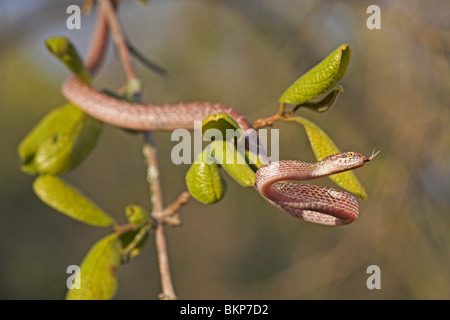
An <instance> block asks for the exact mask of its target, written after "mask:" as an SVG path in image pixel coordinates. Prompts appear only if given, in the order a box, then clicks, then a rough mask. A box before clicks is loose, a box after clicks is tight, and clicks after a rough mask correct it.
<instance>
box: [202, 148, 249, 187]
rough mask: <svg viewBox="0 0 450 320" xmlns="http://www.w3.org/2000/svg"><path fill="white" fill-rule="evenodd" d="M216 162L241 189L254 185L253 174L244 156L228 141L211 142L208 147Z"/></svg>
mask: <svg viewBox="0 0 450 320" xmlns="http://www.w3.org/2000/svg"><path fill="white" fill-rule="evenodd" d="M208 147H209V148H211V149H212V153H213V155H214V158H215V159H216V160H217V162H218V163H219V164H220V165H221V166H222V168H224V169H225V171H226V172H227V173H228V174H229V175H230V177H232V178H233V179H234V180H235V181H236V182H237V183H239V184H240V185H241V186H243V187H252V186H254V185H255V172H254V171H253V170H252V168H251V167H250V166H249V165H248V164H247V162H246V159H245V156H243V155H242V154H241V153H239V152H238V151H237V150H236V148H235V147H234V144H233V142H230V141H213V142H211V144H210V145H209V146H208Z"/></svg>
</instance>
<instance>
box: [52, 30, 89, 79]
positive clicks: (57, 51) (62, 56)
mask: <svg viewBox="0 0 450 320" xmlns="http://www.w3.org/2000/svg"><path fill="white" fill-rule="evenodd" d="M45 45H46V46H47V49H48V50H49V51H50V52H51V53H52V54H53V55H54V56H55V57H57V58H58V59H59V60H61V61H62V63H64V65H65V66H66V67H67V68H68V69H69V70H70V71H71V72H72V73H73V74H75V75H76V76H78V77H79V78H80V79H81V80H82V81H84V82H85V83H88V84H89V82H90V76H89V71H88V70H87V69H86V67H85V66H84V64H83V61H82V60H81V58H80V56H79V54H78V52H77V50H76V49H75V47H74V46H73V45H72V43H71V42H70V41H69V40H68V39H67V38H64V37H52V38H48V39H47V40H46V41H45Z"/></svg>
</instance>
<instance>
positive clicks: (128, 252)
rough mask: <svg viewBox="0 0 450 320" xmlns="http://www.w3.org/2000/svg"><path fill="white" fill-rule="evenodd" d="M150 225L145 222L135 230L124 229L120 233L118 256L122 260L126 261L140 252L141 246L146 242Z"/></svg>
mask: <svg viewBox="0 0 450 320" xmlns="http://www.w3.org/2000/svg"><path fill="white" fill-rule="evenodd" d="M150 227H151V225H149V224H147V225H144V226H142V227H140V228H138V229H136V230H128V231H125V232H124V233H122V234H121V235H120V237H119V240H120V243H121V245H122V250H121V252H120V256H121V261H122V262H127V261H129V260H130V259H131V258H134V257H136V256H137V255H139V254H140V253H141V250H142V248H144V246H145V244H146V243H147V240H148V229H149V228H150Z"/></svg>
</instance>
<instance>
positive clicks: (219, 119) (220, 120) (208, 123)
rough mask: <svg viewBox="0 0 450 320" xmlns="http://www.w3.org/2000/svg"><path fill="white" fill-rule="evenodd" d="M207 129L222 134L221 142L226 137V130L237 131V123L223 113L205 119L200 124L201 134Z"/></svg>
mask: <svg viewBox="0 0 450 320" xmlns="http://www.w3.org/2000/svg"><path fill="white" fill-rule="evenodd" d="M209 129H217V130H219V131H220V133H221V134H222V138H223V139H222V140H225V138H226V136H227V130H230V129H231V130H239V129H240V127H239V125H238V124H237V122H236V121H235V120H234V119H233V118H232V117H230V116H229V115H227V114H225V113H218V114H212V115H210V116H208V117H206V118H205V119H204V120H203V122H202V134H205V132H206V131H207V130H209Z"/></svg>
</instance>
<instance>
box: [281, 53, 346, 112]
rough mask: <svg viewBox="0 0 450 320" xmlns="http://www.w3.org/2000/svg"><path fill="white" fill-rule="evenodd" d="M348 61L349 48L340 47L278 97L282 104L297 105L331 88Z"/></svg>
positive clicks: (340, 76) (342, 73)
mask: <svg viewBox="0 0 450 320" xmlns="http://www.w3.org/2000/svg"><path fill="white" fill-rule="evenodd" d="M349 61H350V47H349V46H348V45H346V44H344V45H341V46H340V47H339V48H337V49H336V50H335V51H333V52H332V53H331V54H330V55H329V56H328V57H326V58H325V59H324V60H322V62H320V63H319V64H317V65H316V66H315V67H314V68H312V69H311V70H309V71H308V72H307V73H305V74H304V75H303V76H301V77H300V78H299V79H298V80H297V81H295V82H294V83H293V84H292V85H291V86H290V87H289V88H288V89H287V90H286V91H285V92H284V93H283V94H282V95H281V97H280V99H279V101H280V102H284V103H292V104H299V103H303V102H305V101H308V100H311V99H313V98H315V97H318V96H319V95H321V94H323V93H325V92H327V91H328V90H329V89H331V88H333V87H334V86H335V85H336V84H337V83H338V82H339V80H340V79H341V78H342V77H343V75H344V73H345V71H346V69H347V66H348V63H349Z"/></svg>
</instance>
